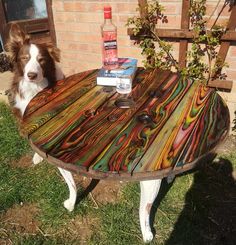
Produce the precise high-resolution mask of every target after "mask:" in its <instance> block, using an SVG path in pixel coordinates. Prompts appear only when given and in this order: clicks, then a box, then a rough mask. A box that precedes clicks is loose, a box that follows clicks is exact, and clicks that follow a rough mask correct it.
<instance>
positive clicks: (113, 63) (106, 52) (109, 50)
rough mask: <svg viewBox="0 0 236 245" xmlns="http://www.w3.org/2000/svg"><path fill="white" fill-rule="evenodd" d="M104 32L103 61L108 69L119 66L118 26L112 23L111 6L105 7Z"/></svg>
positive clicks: (102, 31)
mask: <svg viewBox="0 0 236 245" xmlns="http://www.w3.org/2000/svg"><path fill="white" fill-rule="evenodd" d="M101 34H102V63H103V68H104V69H106V70H112V69H116V68H117V67H118V56H117V28H116V26H115V25H114V24H113V23H112V11H111V7H110V6H105V7H104V23H103V24H102V25H101Z"/></svg>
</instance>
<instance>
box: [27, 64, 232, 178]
mask: <svg viewBox="0 0 236 245" xmlns="http://www.w3.org/2000/svg"><path fill="white" fill-rule="evenodd" d="M96 74H97V70H92V71H87V72H84V73H79V74H76V75H74V76H71V77H69V78H67V79H65V80H62V81H59V82H58V84H57V86H56V87H55V88H54V89H53V90H52V89H45V90H44V91H42V92H41V93H39V94H38V95H37V96H36V97H35V98H34V99H33V100H32V101H31V103H30V104H29V106H28V107H27V110H26V112H25V115H24V122H23V125H22V127H23V128H24V131H25V133H26V135H27V137H29V139H30V142H31V144H32V146H33V147H34V149H35V150H36V151H38V152H39V153H45V154H46V156H48V159H49V161H51V162H52V163H54V164H56V165H58V166H60V167H64V168H65V169H69V170H71V169H73V170H74V171H77V172H81V173H83V174H85V175H88V176H89V177H93V178H118V179H126V180H132V179H133V180H142V179H150V178H152V179H153V178H162V177H164V176H167V175H168V174H170V173H174V172H178V173H179V172H183V171H185V170H186V169H189V168H192V167H193V163H195V162H196V161H197V160H198V159H200V158H201V157H202V156H204V155H205V154H206V153H208V152H210V151H211V150H213V149H214V148H215V146H216V145H217V144H218V143H219V142H220V141H222V139H223V138H225V136H226V134H227V132H228V129H229V112H228V108H227V106H226V105H225V103H224V102H223V100H222V99H221V97H220V96H219V95H218V94H217V92H216V91H215V90H214V89H210V88H207V87H206V86H203V85H202V84H200V83H199V84H198V83H192V82H191V81H190V80H188V79H183V78H181V77H180V76H179V75H177V74H176V73H172V72H170V71H162V70H152V71H151V70H144V69H141V68H139V69H138V71H137V75H136V78H135V80H134V83H133V89H132V92H131V93H130V94H129V98H130V99H132V100H133V101H134V106H132V107H131V108H126V109H124V108H119V107H117V104H116V101H117V99H119V98H120V97H121V96H122V95H119V94H117V93H116V92H115V89H110V90H106V89H104V87H101V86H96Z"/></svg>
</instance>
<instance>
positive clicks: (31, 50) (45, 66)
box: [6, 24, 60, 86]
mask: <svg viewBox="0 0 236 245" xmlns="http://www.w3.org/2000/svg"><path fill="white" fill-rule="evenodd" d="M6 49H7V50H8V51H9V53H10V57H11V61H12V63H13V66H14V72H15V74H17V76H19V77H23V78H24V80H25V81H28V82H34V83H38V82H40V81H42V79H43V78H47V79H48V82H49V86H52V84H53V83H54V82H55V80H56V78H55V61H57V62H59V61H60V51H59V49H57V48H55V47H53V46H52V45H46V44H33V43H32V42H31V40H30V37H29V35H26V34H25V33H24V32H23V30H22V29H21V28H20V27H19V26H18V25H17V24H12V26H11V28H10V32H9V41H8V43H7V47H6Z"/></svg>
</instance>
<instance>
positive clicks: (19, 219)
mask: <svg viewBox="0 0 236 245" xmlns="http://www.w3.org/2000/svg"><path fill="white" fill-rule="evenodd" d="M38 212H39V209H38V208H37V207H36V205H34V204H24V205H22V206H14V207H12V208H10V209H8V210H7V211H6V213H4V214H1V215H0V220H1V223H2V224H3V227H4V229H6V230H10V231H14V232H17V233H27V234H33V233H37V232H38V227H39V222H38V221H37V219H36V216H37V214H38Z"/></svg>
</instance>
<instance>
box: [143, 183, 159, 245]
mask: <svg viewBox="0 0 236 245" xmlns="http://www.w3.org/2000/svg"><path fill="white" fill-rule="evenodd" d="M160 185H161V179H157V180H148V181H141V182H140V189H141V198H140V207H139V221H140V226H141V230H142V235H143V240H144V242H150V241H151V240H152V239H153V234H152V231H151V227H150V211H151V207H152V204H153V202H154V200H155V199H156V197H157V194H158V192H159V189H160Z"/></svg>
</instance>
